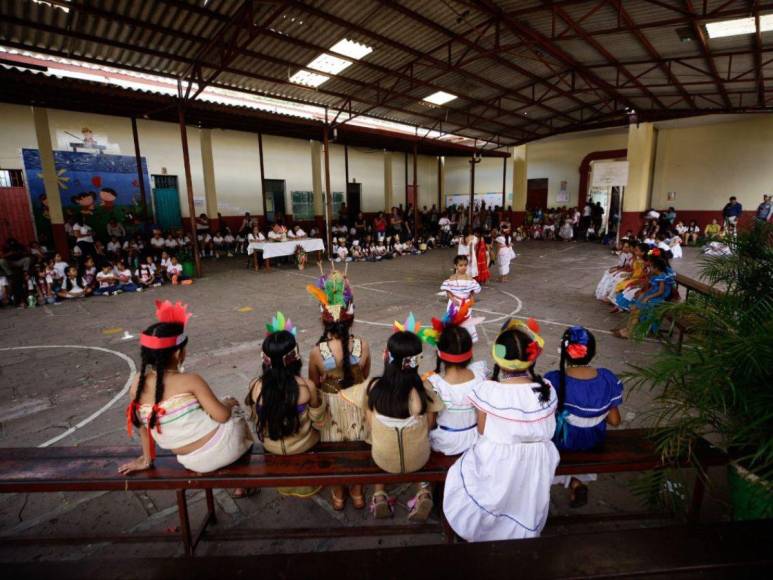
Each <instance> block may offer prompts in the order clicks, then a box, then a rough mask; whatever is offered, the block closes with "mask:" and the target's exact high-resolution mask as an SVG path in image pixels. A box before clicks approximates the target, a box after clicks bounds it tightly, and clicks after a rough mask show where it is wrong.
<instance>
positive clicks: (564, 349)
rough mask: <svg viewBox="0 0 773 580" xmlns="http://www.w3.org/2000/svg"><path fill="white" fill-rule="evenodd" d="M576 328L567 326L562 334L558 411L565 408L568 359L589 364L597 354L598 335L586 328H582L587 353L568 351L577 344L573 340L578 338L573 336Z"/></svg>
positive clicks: (570, 362) (577, 363)
mask: <svg viewBox="0 0 773 580" xmlns="http://www.w3.org/2000/svg"><path fill="white" fill-rule="evenodd" d="M575 328H578V327H572V328H567V329H566V331H565V332H564V334H563V335H562V336H561V363H560V366H559V373H558V392H557V393H556V395H557V396H558V407H557V410H558V411H561V410H562V409H563V407H564V401H565V400H566V365H567V361H569V364H573V365H587V364H588V363H590V361H592V360H593V357H595V356H596V337H594V336H593V335H592V334H591V332H590V331H589V330H587V329H585V328H582V330H583V331H584V334H585V339H586V344H585V345H583V346H585V348H586V350H585V354H584V355H583V356H573V353H571V352H568V349H569V347H570V346H571V345H573V344H577V343H576V342H573V340H576V338H574V336H573V335H574V334H575V332H576V331H575Z"/></svg>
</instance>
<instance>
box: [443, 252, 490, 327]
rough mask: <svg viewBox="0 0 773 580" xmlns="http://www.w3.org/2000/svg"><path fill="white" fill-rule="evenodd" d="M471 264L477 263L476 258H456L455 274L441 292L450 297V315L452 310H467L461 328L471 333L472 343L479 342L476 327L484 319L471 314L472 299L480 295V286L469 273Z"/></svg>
mask: <svg viewBox="0 0 773 580" xmlns="http://www.w3.org/2000/svg"><path fill="white" fill-rule="evenodd" d="M470 263H475V259H474V256H473V258H472V259H470V258H468V257H467V256H463V255H458V256H456V257H455V258H454V268H455V272H454V273H453V274H452V275H451V276H450V277H449V278H448V279H447V280H445V281H444V282H443V284H441V286H440V290H442V291H443V292H445V293H446V296H448V306H446V311H447V312H449V313H450V312H451V311H452V309H456V310H460V311H461V310H462V309H465V312H466V315H465V318H464V322H462V323H461V326H463V327H464V328H466V329H467V331H468V332H469V333H470V336H471V337H472V342H478V331H477V330H476V329H475V326H476V325H477V324H479V323H480V322H482V321H483V320H484V319H483V318H473V317H472V315H471V313H470V312H471V309H472V305H473V304H474V301H473V298H472V297H473V296H474V295H475V294H479V293H480V284H478V281H477V280H475V279H474V278H472V276H471V275H470V273H469V265H470Z"/></svg>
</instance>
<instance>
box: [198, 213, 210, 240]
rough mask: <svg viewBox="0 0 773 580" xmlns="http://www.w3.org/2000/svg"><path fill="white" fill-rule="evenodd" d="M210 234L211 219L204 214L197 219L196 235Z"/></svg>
mask: <svg viewBox="0 0 773 580" xmlns="http://www.w3.org/2000/svg"><path fill="white" fill-rule="evenodd" d="M208 233H209V218H208V217H207V214H205V213H203V214H201V215H200V216H199V217H197V218H196V234H197V235H202V236H203V235H205V234H208Z"/></svg>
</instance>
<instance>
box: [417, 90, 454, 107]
mask: <svg viewBox="0 0 773 580" xmlns="http://www.w3.org/2000/svg"><path fill="white" fill-rule="evenodd" d="M456 98H457V96H456V95H452V94H451V93H447V92H445V91H438V92H436V93H432V94H431V95H430V96H428V97H424V99H423V100H424V101H426V102H428V103H432V104H433V105H445V104H446V103H449V102H451V101H453V100H454V99H456Z"/></svg>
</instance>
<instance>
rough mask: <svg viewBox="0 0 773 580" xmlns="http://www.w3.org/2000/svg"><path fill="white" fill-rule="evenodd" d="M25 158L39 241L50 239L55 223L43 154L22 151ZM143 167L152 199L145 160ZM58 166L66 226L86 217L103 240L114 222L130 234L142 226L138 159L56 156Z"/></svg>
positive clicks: (61, 153) (64, 153)
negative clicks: (111, 221)
mask: <svg viewBox="0 0 773 580" xmlns="http://www.w3.org/2000/svg"><path fill="white" fill-rule="evenodd" d="M22 159H23V161H24V170H25V172H26V174H27V188H28V190H29V194H30V201H31V204H32V211H33V214H34V216H35V226H36V227H37V231H38V237H39V238H41V239H46V240H51V219H50V217H49V213H48V198H47V196H46V190H45V186H44V184H43V171H42V167H41V163H40V152H39V151H38V150H37V149H22ZM141 162H142V178H143V180H144V182H145V192H146V196H147V197H148V198H149V196H150V179H149V178H148V167H147V162H146V160H145V158H144V157H143V158H142V159H141ZM54 165H55V167H56V178H57V181H58V183H59V195H60V197H61V200H62V210H63V212H64V218H65V221H66V220H67V218H68V217H75V218H79V217H82V218H83V219H84V220H86V223H88V224H89V225H90V226H91V227H92V228H94V230H95V231H96V233H97V235H100V236H103V235H104V234H105V226H106V225H107V222H108V221H110V220H111V219H112V218H115V219H117V220H118V221H120V222H123V224H124V226H126V228H127V230H130V229H132V226H136V225H138V224H139V223H140V219H141V218H142V199H141V195H140V185H139V180H138V177H137V162H136V160H135V158H134V157H133V156H131V155H105V154H100V155H94V154H92V153H79V152H72V151H54ZM148 203H150V201H149V200H148ZM148 211H150V205H149V207H148Z"/></svg>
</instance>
